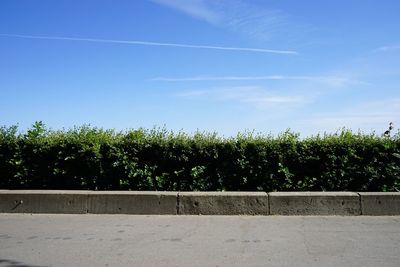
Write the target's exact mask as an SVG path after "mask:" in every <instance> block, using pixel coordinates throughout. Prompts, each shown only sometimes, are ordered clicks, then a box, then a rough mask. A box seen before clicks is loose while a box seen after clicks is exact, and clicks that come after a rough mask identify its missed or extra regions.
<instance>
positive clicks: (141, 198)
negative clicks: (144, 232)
mask: <svg viewBox="0 0 400 267" xmlns="http://www.w3.org/2000/svg"><path fill="white" fill-rule="evenodd" d="M177 197H178V193H176V192H132V191H128V192H126V191H124V192H118V191H113V192H91V193H90V194H89V195H88V213H97V214H162V215H165V214H171V215H174V214H176V213H177V208H176V206H177Z"/></svg>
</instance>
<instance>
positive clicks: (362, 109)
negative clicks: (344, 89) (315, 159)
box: [297, 98, 400, 134]
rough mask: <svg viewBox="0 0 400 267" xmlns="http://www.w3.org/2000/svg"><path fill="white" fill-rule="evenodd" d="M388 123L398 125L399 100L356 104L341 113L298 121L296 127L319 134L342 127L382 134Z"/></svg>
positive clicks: (399, 122)
mask: <svg viewBox="0 0 400 267" xmlns="http://www.w3.org/2000/svg"><path fill="white" fill-rule="evenodd" d="M389 122H393V123H395V126H396V125H397V127H399V125H398V124H400V98H394V99H383V100H379V101H371V102H367V103H363V104H358V105H355V106H353V107H350V108H347V109H344V110H342V111H336V112H329V113H323V114H317V115H312V116H310V117H309V118H307V119H303V120H299V121H298V122H297V126H300V128H302V129H305V128H306V129H308V130H311V129H313V133H314V134H315V133H316V132H317V131H319V132H324V131H326V132H334V131H336V130H338V129H340V128H342V127H346V128H350V129H352V130H358V129H360V130H363V131H367V132H369V131H371V130H373V131H376V132H377V133H378V134H379V133H383V132H384V131H385V130H386V129H387V127H388V124H389Z"/></svg>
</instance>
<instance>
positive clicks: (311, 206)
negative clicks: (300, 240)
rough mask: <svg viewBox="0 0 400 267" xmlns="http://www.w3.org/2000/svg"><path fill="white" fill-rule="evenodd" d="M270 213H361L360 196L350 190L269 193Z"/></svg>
mask: <svg viewBox="0 0 400 267" xmlns="http://www.w3.org/2000/svg"><path fill="white" fill-rule="evenodd" d="M269 200H270V214H271V215H361V205H360V196H359V195H358V194H357V193H351V192H274V193H269Z"/></svg>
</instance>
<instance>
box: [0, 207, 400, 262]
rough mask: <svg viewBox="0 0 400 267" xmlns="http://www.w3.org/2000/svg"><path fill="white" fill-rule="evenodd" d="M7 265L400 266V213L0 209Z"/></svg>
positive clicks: (0, 257) (0, 249) (0, 240)
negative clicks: (318, 214) (98, 212)
mask: <svg viewBox="0 0 400 267" xmlns="http://www.w3.org/2000/svg"><path fill="white" fill-rule="evenodd" d="M0 266H146V267H147V266H379V267H383V266H396V267H398V266H400V217H273V216H269V217H250V216H132V215H24V214H14V215H12V214H1V215H0Z"/></svg>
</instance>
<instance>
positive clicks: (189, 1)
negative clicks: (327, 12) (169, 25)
mask: <svg viewBox="0 0 400 267" xmlns="http://www.w3.org/2000/svg"><path fill="white" fill-rule="evenodd" d="M151 1H153V2H155V3H158V4H162V5H165V6H168V7H171V8H173V9H176V10H178V11H180V12H183V13H185V14H187V15H189V16H192V17H194V18H197V19H201V20H204V21H206V22H208V23H211V24H213V25H217V26H220V27H223V28H227V29H229V30H232V31H236V32H240V33H243V34H246V35H250V36H253V37H257V38H261V39H268V38H269V37H270V36H271V35H274V34H275V33H279V32H281V30H282V29H283V28H287V26H288V15H287V14H285V13H284V12H282V11H280V10H276V9H267V8H265V7H261V6H258V5H255V4H254V3H253V4H250V3H249V1H242V0H219V1H215V0H151Z"/></svg>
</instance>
